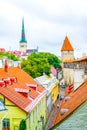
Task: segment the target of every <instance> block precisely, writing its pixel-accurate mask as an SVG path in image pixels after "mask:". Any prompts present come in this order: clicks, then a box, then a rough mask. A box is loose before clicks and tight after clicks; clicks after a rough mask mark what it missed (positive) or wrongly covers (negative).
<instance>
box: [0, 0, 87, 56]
mask: <svg viewBox="0 0 87 130" xmlns="http://www.w3.org/2000/svg"><path fill="white" fill-rule="evenodd" d="M22 17H24V22H25V23H24V24H25V35H26V39H27V42H28V48H36V47H37V46H38V47H39V51H46V52H47V51H49V52H51V53H54V54H56V55H57V56H59V55H60V49H61V46H62V44H63V41H64V39H65V36H66V35H67V36H68V38H69V40H70V42H71V44H72V45H73V47H74V49H75V57H80V56H82V53H86V54H87V0H0V48H1V47H3V48H5V49H6V50H18V49H19V41H20V38H21V24H22Z"/></svg>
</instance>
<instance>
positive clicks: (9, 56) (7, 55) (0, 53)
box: [0, 52, 18, 61]
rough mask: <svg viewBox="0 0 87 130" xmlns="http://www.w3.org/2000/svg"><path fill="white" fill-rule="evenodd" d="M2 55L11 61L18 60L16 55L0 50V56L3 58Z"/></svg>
mask: <svg viewBox="0 0 87 130" xmlns="http://www.w3.org/2000/svg"><path fill="white" fill-rule="evenodd" d="M4 56H6V57H7V58H8V59H11V60H13V61H18V57H17V56H16V55H14V54H12V53H10V52H0V58H3V57H4Z"/></svg>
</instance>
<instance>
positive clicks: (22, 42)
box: [19, 18, 27, 54]
mask: <svg viewBox="0 0 87 130" xmlns="http://www.w3.org/2000/svg"><path fill="white" fill-rule="evenodd" d="M26 50H27V40H26V38H25V28H24V18H22V32H21V40H20V43H19V51H21V53H22V54H24V53H25V52H26Z"/></svg>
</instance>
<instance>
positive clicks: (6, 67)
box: [4, 60, 8, 72]
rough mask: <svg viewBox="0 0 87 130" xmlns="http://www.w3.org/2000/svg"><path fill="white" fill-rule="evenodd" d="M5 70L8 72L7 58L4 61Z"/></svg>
mask: <svg viewBox="0 0 87 130" xmlns="http://www.w3.org/2000/svg"><path fill="white" fill-rule="evenodd" d="M4 71H5V72H8V61H7V60H5V62H4Z"/></svg>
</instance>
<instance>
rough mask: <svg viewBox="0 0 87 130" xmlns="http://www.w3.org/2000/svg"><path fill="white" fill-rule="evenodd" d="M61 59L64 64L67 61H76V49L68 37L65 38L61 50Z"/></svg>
mask: <svg viewBox="0 0 87 130" xmlns="http://www.w3.org/2000/svg"><path fill="white" fill-rule="evenodd" d="M61 58H62V62H64V61H65V60H74V48H73V47H72V45H71V43H70V41H69V39H68V37H67V36H66V37H65V40H64V42H63V45H62V48H61Z"/></svg>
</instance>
